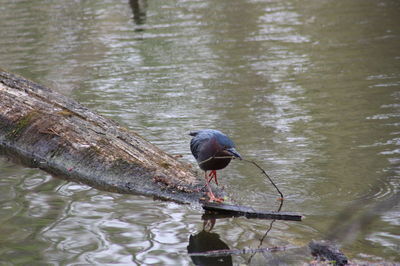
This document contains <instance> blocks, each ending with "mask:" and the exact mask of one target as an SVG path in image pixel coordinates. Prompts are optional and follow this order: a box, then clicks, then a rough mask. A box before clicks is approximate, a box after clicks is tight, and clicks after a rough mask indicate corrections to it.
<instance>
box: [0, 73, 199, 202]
mask: <svg viewBox="0 0 400 266" xmlns="http://www.w3.org/2000/svg"><path fill="white" fill-rule="evenodd" d="M0 147H1V148H2V151H3V153H6V154H8V155H12V156H13V157H17V158H18V159H20V160H22V161H23V162H24V163H25V164H28V165H29V166H31V167H38V168H40V169H42V170H44V171H47V172H49V173H51V174H53V175H56V176H61V177H63V178H65V179H67V180H71V181H78V182H82V183H85V184H88V185H90V186H93V187H96V188H99V189H103V190H107V191H112V192H119V193H135V194H143V195H148V196H155V197H158V198H161V199H166V200H173V201H177V202H180V203H194V202H198V200H199V198H201V197H203V192H201V191H198V190H199V189H198V188H199V187H200V188H201V185H200V184H199V182H198V181H197V179H196V176H195V174H194V172H193V171H192V170H190V167H189V165H187V164H184V163H182V162H179V161H177V160H176V159H175V158H174V157H172V156H170V155H168V154H167V153H165V152H163V151H162V150H160V149H159V148H157V147H156V146H154V145H152V144H151V143H149V142H147V141H146V140H144V139H143V138H142V137H141V136H139V135H138V134H136V133H134V132H132V131H129V130H127V129H125V128H123V127H121V126H120V125H118V124H117V123H115V122H114V121H112V120H110V119H107V118H104V117H102V116H100V115H98V114H96V113H94V112H92V111H91V110H89V109H87V108H85V107H83V106H82V105H80V104H79V103H77V102H76V101H74V100H72V99H69V98H67V97H65V96H63V95H61V94H59V93H57V92H54V91H52V90H50V89H48V88H46V87H43V86H41V85H38V84H36V83H34V82H32V81H29V80H27V79H25V78H23V77H19V76H16V75H14V74H11V73H9V72H7V71H4V70H2V69H0Z"/></svg>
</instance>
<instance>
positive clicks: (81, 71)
mask: <svg viewBox="0 0 400 266" xmlns="http://www.w3.org/2000/svg"><path fill="white" fill-rule="evenodd" d="M399 17H400V3H399V2H398V1H395V0H392V1H390V0H381V1H371V0H367V1H365V0H363V1H361V0H353V1H328V0H323V1H319V0H318V1H316V0H310V1H275V0H270V1H260V0H259V1H256V0H253V1H251V0H249V1H229V0H220V1H195V0H192V1H169V0H168V1H148V2H146V1H145V0H143V1H139V2H135V1H131V2H129V1H128V0H126V1H111V0H102V1H94V0H93V1H48V0H47V1H45V0H38V1H23V0H17V1H13V0H2V1H1V4H0V26H1V27H0V33H1V38H0V66H1V67H3V68H6V69H8V70H10V71H13V72H15V73H18V74H21V75H23V76H25V77H27V78H30V79H33V80H35V81H37V82H39V83H42V84H45V85H47V86H49V87H52V88H54V89H55V90H57V91H59V92H61V93H63V94H65V95H67V96H69V97H71V98H74V99H76V100H77V101H79V102H81V103H82V104H84V105H86V106H88V107H89V108H92V109H94V110H96V111H97V112H99V113H101V114H103V115H104V116H107V117H109V118H112V119H114V120H117V121H118V122H120V123H121V124H123V125H124V126H126V127H128V128H130V129H132V130H135V131H137V132H138V133H140V134H141V135H142V136H144V137H145V138H147V139H148V140H150V141H151V142H153V143H154V144H157V145H158V146H160V147H161V148H162V149H164V150H165V151H167V152H169V153H171V154H181V155H183V157H182V160H184V161H190V162H192V163H193V164H195V161H194V159H193V158H192V156H191V154H190V150H189V147H188V143H189V140H190V137H189V136H188V135H187V133H188V132H189V131H190V130H194V129H201V128H217V129H220V130H222V131H223V132H225V133H227V134H228V135H230V136H231V138H232V139H233V140H234V141H235V142H236V145H237V148H238V150H239V152H240V153H241V154H242V155H244V156H245V157H247V158H249V159H254V160H256V161H257V162H258V163H259V164H260V165H262V166H263V167H264V168H265V169H267V171H268V173H269V174H270V175H271V176H273V177H274V179H275V181H276V183H277V184H278V186H279V187H280V188H281V190H282V191H283V193H284V194H285V196H286V201H285V202H284V206H283V210H285V211H297V212H300V213H303V214H304V215H306V217H305V219H304V221H303V222H301V223H295V222H281V221H276V222H275V223H273V226H272V228H271V230H270V231H269V233H268V235H267V237H265V239H264V241H263V243H262V245H261V246H262V247H273V246H287V245H289V246H299V247H301V246H305V245H307V243H308V242H309V241H310V240H311V239H324V238H326V237H327V234H329V233H331V232H336V231H333V230H334V229H338V228H339V231H340V229H343V230H344V229H346V228H348V227H347V226H348V223H347V221H348V220H351V219H352V217H351V214H353V213H358V212H360V213H363V211H367V210H371V209H372V208H373V206H375V205H374V204H376V203H378V202H382V201H385V200H387V199H389V198H390V197H392V196H393V195H395V193H398V191H399V184H400V181H399V176H400V27H399V22H400V21H399ZM0 100H1V99H0ZM195 167H196V166H195ZM220 181H221V182H222V183H223V185H224V186H225V187H226V190H227V192H228V193H229V194H230V195H231V196H232V197H233V198H234V199H235V200H236V201H237V202H240V203H245V204H250V205H253V206H258V207H263V208H267V209H271V210H274V209H276V208H277V202H276V198H277V195H276V193H275V191H274V189H273V188H272V187H271V185H270V184H269V183H268V181H267V180H265V178H264V177H263V176H262V175H261V174H260V173H259V171H258V170H257V169H254V168H253V167H251V165H248V164H245V163H243V162H239V161H234V162H233V163H232V164H231V165H230V166H229V167H228V168H226V169H225V170H223V171H221V178H220ZM360 202H361V203H360ZM352 204H353V205H352ZM354 204H355V205H354ZM394 205H396V204H394ZM348 206H353V207H352V209H351V211H350V212H345V213H344V214H343V213H342V211H343V210H344V209H346V207H348ZM343 215H344V216H343ZM399 217H400V206H399V204H397V205H396V206H395V207H393V208H390V209H389V210H387V211H385V212H382V213H379V215H378V216H377V217H376V219H375V220H374V221H373V222H372V223H370V224H368V225H366V226H365V227H363V228H362V230H358V229H357V228H356V227H351V228H353V229H352V230H350V231H349V232H347V233H346V234H338V235H337V237H338V238H339V240H340V241H341V243H343V244H344V245H343V251H344V252H345V253H346V254H347V255H348V256H349V257H350V259H351V260H353V261H355V262H359V261H371V262H380V261H395V262H400V256H399V253H400V218H399ZM269 225H270V222H269V221H254V220H246V219H244V218H237V219H222V220H218V221H217V223H216V225H215V228H214V229H213V230H212V233H214V234H217V235H209V236H208V237H209V239H208V243H215V242H218V241H217V240H218V239H219V241H223V242H224V243H225V244H226V246H227V247H228V248H231V249H241V248H257V247H258V246H259V245H260V239H261V238H262V237H263V235H264V234H265V232H266V231H267V229H268V228H269ZM202 227H203V222H202V220H201V212H200V211H199V210H197V209H193V208H191V207H189V206H181V205H178V204H175V203H167V202H159V201H154V200H152V199H150V198H146V197H142V196H133V195H118V194H112V193H108V192H103V191H98V190H95V189H92V188H90V187H88V186H85V185H81V184H76V183H67V182H66V181H63V180H59V179H55V178H53V177H51V176H49V175H48V174H46V173H44V172H41V171H39V170H36V169H28V168H25V167H23V166H20V165H17V164H14V163H13V162H10V161H8V160H7V159H6V158H4V157H0V264H1V265H15V264H17V265H24V264H25V265H26V264H38V265H44V264H54V265H59V264H82V263H83V264H107V263H119V264H137V265H143V264H164V265H190V264H193V261H192V260H191V258H190V257H189V256H188V255H187V246H188V245H189V237H190V235H197V234H199V233H200V232H201V230H202ZM344 240H347V241H346V242H344ZM210 245H211V244H210ZM304 254H306V251H305V249H301V248H300V249H294V250H290V251H285V252H280V253H273V254H268V253H265V254H261V253H258V254H256V255H254V256H251V255H250V254H245V255H240V256H233V257H232V261H233V264H240V263H243V264H251V265H265V264H278V263H288V264H301V263H303V262H308V261H310V260H311V259H312V258H310V257H308V256H307V255H304Z"/></svg>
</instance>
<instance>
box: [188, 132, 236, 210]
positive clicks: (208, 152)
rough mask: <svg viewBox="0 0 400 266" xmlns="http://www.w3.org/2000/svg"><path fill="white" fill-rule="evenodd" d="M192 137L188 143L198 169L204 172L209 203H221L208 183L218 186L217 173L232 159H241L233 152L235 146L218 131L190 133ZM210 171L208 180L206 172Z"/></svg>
mask: <svg viewBox="0 0 400 266" xmlns="http://www.w3.org/2000/svg"><path fill="white" fill-rule="evenodd" d="M190 135H191V136H193V138H192V140H191V141H190V150H191V151H192V154H193V156H194V157H195V158H196V160H197V163H198V164H199V166H200V168H201V169H202V170H204V171H205V179H206V186H207V188H208V193H207V195H208V197H209V198H210V201H217V202H221V201H223V199H221V198H217V197H215V195H214V193H213V192H212V190H211V187H210V184H209V183H210V181H211V180H213V179H214V181H215V183H216V184H217V185H218V180H217V171H216V170H220V169H223V168H225V167H226V166H227V165H228V164H229V163H230V161H231V159H232V158H239V159H242V157H241V156H240V154H239V153H238V152H237V151H236V150H235V144H234V143H233V141H232V140H231V139H230V138H228V136H226V135H225V134H223V133H222V132H220V131H218V130H213V129H205V130H200V131H194V132H191V133H190ZM209 170H211V172H210V174H209V178H208V177H207V171H209Z"/></svg>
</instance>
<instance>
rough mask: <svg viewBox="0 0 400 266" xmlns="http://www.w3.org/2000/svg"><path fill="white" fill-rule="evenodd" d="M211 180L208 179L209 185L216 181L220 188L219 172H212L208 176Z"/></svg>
mask: <svg viewBox="0 0 400 266" xmlns="http://www.w3.org/2000/svg"><path fill="white" fill-rule="evenodd" d="M208 176H209V177H210V179H208V183H210V181H211V180H213V179H214V181H215V184H217V186H218V180H217V171H216V170H211V171H210V173H209V174H208Z"/></svg>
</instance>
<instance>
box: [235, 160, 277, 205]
mask: <svg viewBox="0 0 400 266" xmlns="http://www.w3.org/2000/svg"><path fill="white" fill-rule="evenodd" d="M242 160H243V161H245V162H248V163H252V164H254V165H255V166H256V167H257V168H258V169H260V170H261V172H262V173H263V174H264V175H265V176H266V177H267V178H268V180H269V182H271V184H272V185H273V186H274V187H275V188H276V190H277V191H278V193H279V195H281V200H283V198H284V197H283V194H282V192H281V191H280V190H279V188H278V187H277V186H276V185H275V183H274V181H272V179H271V177H269V175H268V174H267V172H265V170H264V169H262V168H261V166H259V165H258V164H257V163H256V162H254V161H250V160H246V159H242Z"/></svg>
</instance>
